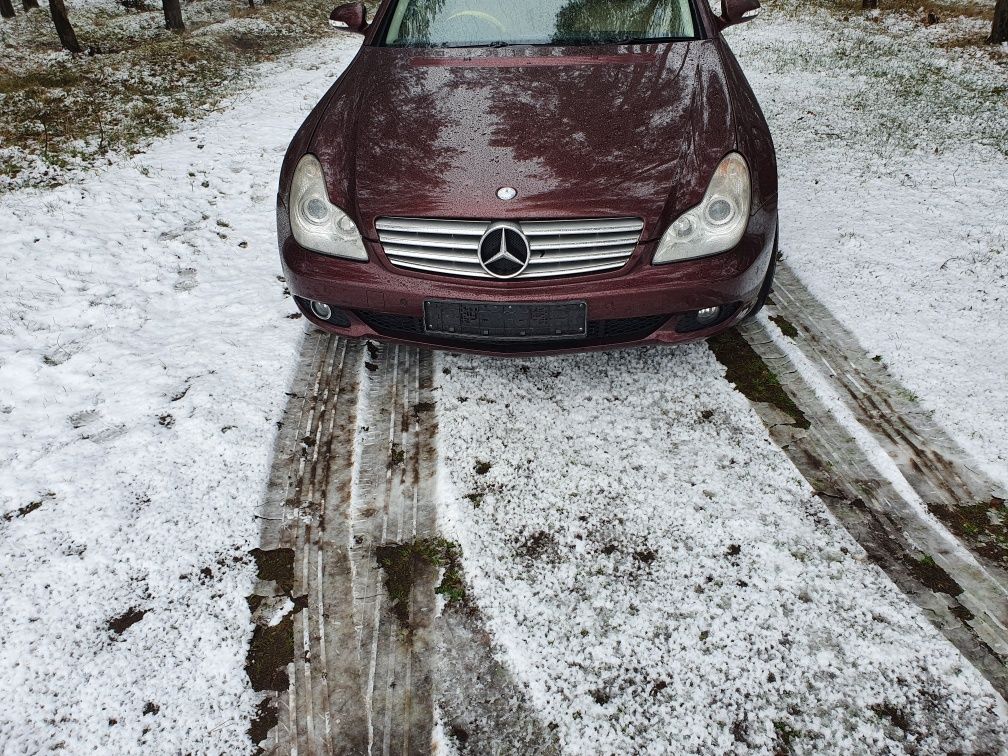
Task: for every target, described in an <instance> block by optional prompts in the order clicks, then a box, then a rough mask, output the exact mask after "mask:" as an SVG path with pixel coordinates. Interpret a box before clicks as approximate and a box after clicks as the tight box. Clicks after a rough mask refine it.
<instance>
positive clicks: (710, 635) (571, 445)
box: [438, 345, 1008, 754]
mask: <svg viewBox="0 0 1008 756" xmlns="http://www.w3.org/2000/svg"><path fill="white" fill-rule="evenodd" d="M440 373H441V374H440V377H439V383H440V391H439V393H438V406H439V424H440V436H441V441H440V449H441V455H442V456H441V461H442V474H441V483H442V491H443V495H442V505H443V508H442V517H443V518H444V521H445V530H446V532H447V533H448V534H449V536H450V537H452V538H455V539H457V540H458V541H459V542H460V543H461V544H462V547H463V555H464V566H465V573H466V578H467V581H469V583H470V584H471V593H472V595H473V597H474V599H475V601H476V602H477V604H478V605H479V607H480V609H481V610H482V611H483V612H484V614H485V615H486V617H487V619H488V623H489V627H490V630H491V633H492V635H493V636H494V638H495V640H496V641H497V642H498V643H499V644H500V645H501V647H502V649H503V652H504V655H505V663H506V664H507V665H508V667H509V668H510V669H511V670H513V672H514V673H515V675H516V677H517V679H518V681H519V682H520V683H521V684H524V685H526V686H527V688H528V691H529V694H530V696H531V698H532V702H533V704H534V707H535V708H536V709H537V710H538V711H540V712H542V716H543V719H544V724H546V725H549V724H550V723H554V724H555V725H556V726H558V727H559V734H560V736H561V740H562V742H563V744H564V746H565V748H566V749H567V750H568V751H569V752H570V753H631V752H633V753H667V752H669V751H670V750H671V751H672V752H676V753H693V752H701V753H725V752H730V751H733V750H734V751H736V752H746V748H749V749H752V750H754V751H755V752H759V753H763V752H768V751H773V750H774V749H775V748H778V747H780V748H784V750H785V751H786V749H787V746H790V747H792V748H794V749H795V751H796V752H798V753H836V754H849V753H868V752H871V753H897V752H903V750H904V749H906V750H908V751H910V752H915V751H916V752H923V753H949V752H955V751H962V752H977V751H992V752H993V751H1000V750H1001V749H1002V748H1004V747H1005V745H1006V743H1008V741H1006V740H1005V736H1006V731H1005V729H1004V727H1005V725H1004V723H1003V722H1002V721H1000V720H999V719H998V717H997V715H996V713H995V706H996V696H994V695H993V693H992V691H991V689H990V687H989V686H988V685H987V683H986V681H985V680H983V678H981V677H980V675H979V673H977V672H976V670H974V669H973V668H972V667H970V666H969V665H968V664H967V663H966V662H965V661H964V660H963V659H962V658H961V657H960V656H959V654H958V652H957V651H956V650H955V649H953V648H952V647H951V646H950V645H949V644H948V643H947V642H946V641H945V640H944V638H942V637H940V636H939V635H938V633H937V632H936V631H935V630H934V628H932V627H931V626H930V625H929V624H928V623H927V621H926V620H924V619H923V617H922V616H921V614H920V612H919V611H917V610H916V609H915V608H913V607H911V605H910V604H909V602H908V601H907V599H906V598H905V597H904V596H903V595H902V594H901V593H900V592H899V591H898V590H897V589H896V588H895V587H894V586H893V585H892V584H891V583H890V582H889V580H888V579H887V578H886V577H885V576H884V575H883V574H882V573H881V572H880V571H879V570H877V569H876V568H875V567H874V566H872V565H871V564H870V563H868V561H867V558H866V557H865V555H864V553H863V551H862V549H861V548H860V547H859V546H858V545H857V544H856V542H855V541H854V540H853V539H852V538H851V536H850V535H849V534H848V533H847V532H846V531H845V530H843V529H842V528H841V527H840V526H839V525H837V524H836V522H835V521H834V520H833V518H832V517H831V516H830V515H829V513H828V512H827V510H826V508H825V507H824V505H823V503H822V502H821V501H820V500H819V499H818V498H816V497H815V496H814V495H813V493H812V491H811V489H810V488H809V486H808V484H807V483H805V481H804V480H803V479H802V478H801V476H800V475H799V473H798V472H797V471H796V470H795V469H794V468H793V466H792V465H791V463H790V462H789V461H788V460H787V458H786V457H785V456H784V454H783V453H782V452H781V451H780V450H779V449H778V448H777V447H776V446H774V444H773V443H772V442H771V440H770V439H769V437H768V436H767V434H766V431H765V429H764V427H763V425H762V424H761V423H760V421H759V419H758V418H757V417H756V415H755V413H754V412H753V410H752V409H751V407H750V406H749V404H748V402H747V401H746V400H745V399H744V398H743V397H742V396H741V395H740V394H738V393H737V392H735V391H734V390H733V389H732V388H731V386H730V385H729V384H728V383H726V382H725V381H724V380H723V375H724V369H723V368H722V367H721V366H720V365H719V364H718V363H717V361H716V360H715V359H714V357H713V355H712V354H711V352H710V351H709V350H708V349H707V348H706V347H705V346H703V345H691V346H688V347H683V348H676V349H672V348H669V349H648V350H639V351H623V352H614V353H610V354H594V355H586V356H581V357H564V358H536V359H521V360H514V361H499V360H491V359H484V358H473V357H461V356H446V357H444V358H443V359H442V370H441V371H440ZM670 744H674V746H671V745H670Z"/></svg>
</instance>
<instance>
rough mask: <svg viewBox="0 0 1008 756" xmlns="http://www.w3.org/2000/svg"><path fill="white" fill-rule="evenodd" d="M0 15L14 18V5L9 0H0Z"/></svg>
mask: <svg viewBox="0 0 1008 756" xmlns="http://www.w3.org/2000/svg"><path fill="white" fill-rule="evenodd" d="M0 16H2V17H3V18H14V6H13V5H11V0H0Z"/></svg>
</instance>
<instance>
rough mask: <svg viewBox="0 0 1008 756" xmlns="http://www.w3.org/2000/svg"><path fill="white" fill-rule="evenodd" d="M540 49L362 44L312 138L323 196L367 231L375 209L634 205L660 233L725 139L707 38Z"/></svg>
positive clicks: (653, 232)
mask: <svg viewBox="0 0 1008 756" xmlns="http://www.w3.org/2000/svg"><path fill="white" fill-rule="evenodd" d="M545 49H547V50H548V52H545V53H544V48H532V47H530V48H507V49H503V50H497V49H490V50H467V51H460V50H446V51H430V50H427V51H417V50H412V51H411V50H402V49H395V48H380V47H373V48H365V49H364V50H363V51H362V53H361V55H360V56H358V58H357V59H356V61H355V62H354V64H353V66H352V67H351V70H350V71H348V72H347V75H346V77H345V82H344V86H342V87H340V92H339V93H338V96H336V97H334V98H333V100H332V101H331V102H330V105H329V107H328V109H327V112H326V114H325V115H324V116H323V118H322V120H321V121H320V124H319V127H318V129H317V130H316V132H315V135H314V138H313V144H312V150H313V151H314V152H315V154H317V155H318V156H319V157H320V159H321V160H322V162H323V165H324V166H325V168H326V175H327V181H328V182H329V184H330V187H329V188H330V194H331V195H332V196H333V199H334V201H337V202H338V201H340V200H341V199H342V200H343V203H344V206H345V207H347V209H348V210H350V211H351V212H356V215H357V218H358V220H359V222H360V225H361V229H362V231H363V232H364V233H365V235H366V236H369V237H371V238H374V233H375V232H374V220H375V219H376V218H379V217H382V216H428V217H445V218H481V219H527V218H563V217H567V218H576V217H622V216H632V217H640V218H643V219H644V222H645V228H644V238H646V239H648V238H655V237H657V236H658V235H660V233H661V230H662V229H664V227H665V226H666V225H667V223H668V222H669V221H670V220H672V218H673V217H674V215H676V214H678V212H680V211H682V210H685V209H687V208H689V207H691V206H693V205H695V204H696V203H697V202H699V200H700V198H701V197H702V196H703V193H704V191H705V189H706V185H707V182H708V180H709V178H710V176H711V174H712V173H713V170H714V168H715V167H716V165H717V163H718V161H720V160H721V158H722V157H723V156H724V155H725V153H726V152H728V151H730V150H731V149H733V148H734V144H735V137H734V124H733V122H732V108H731V98H730V96H729V90H728V83H727V81H726V77H725V74H724V68H723V66H722V62H721V59H720V56H719V55H718V51H717V49H716V47H715V46H714V43H713V42H712V41H698V42H691V43H665V44H659V45H647V46H634V47H632V48H618V47H608V48H592V54H591V55H587V54H585V48H566V49H564V48H545ZM501 187H513V188H514V189H516V190H517V197H516V198H515V199H514V200H512V201H510V202H505V201H502V200H500V199H498V197H497V190H498V189H499V188H501Z"/></svg>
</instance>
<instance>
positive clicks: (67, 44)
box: [49, 0, 84, 53]
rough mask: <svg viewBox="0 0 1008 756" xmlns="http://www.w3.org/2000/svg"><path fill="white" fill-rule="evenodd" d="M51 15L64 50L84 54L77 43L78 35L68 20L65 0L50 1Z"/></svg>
mask: <svg viewBox="0 0 1008 756" xmlns="http://www.w3.org/2000/svg"><path fill="white" fill-rule="evenodd" d="M49 13H50V14H51V15H52V20H53V26H55V27H56V33H57V34H59V39H60V44H61V45H63V47H64V49H67V50H69V51H70V52H72V53H79V52H84V51H83V50H82V49H81V46H80V43H79V42H78V41H77V35H76V34H74V30H73V26H71V25H70V19H69V18H67V12H66V5H64V4H63V0H49Z"/></svg>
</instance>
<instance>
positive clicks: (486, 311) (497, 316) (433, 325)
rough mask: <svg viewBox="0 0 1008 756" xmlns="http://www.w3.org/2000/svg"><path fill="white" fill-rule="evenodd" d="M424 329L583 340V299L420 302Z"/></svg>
mask: <svg viewBox="0 0 1008 756" xmlns="http://www.w3.org/2000/svg"><path fill="white" fill-rule="evenodd" d="M424 332H425V333H427V334H429V335H431V336H436V337H449V338H462V339H476V340H489V341H547V340H571V339H583V338H585V337H586V336H587V334H588V305H587V303H585V302H478V301H462V300H445V299H430V300H427V301H425V302H424Z"/></svg>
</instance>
